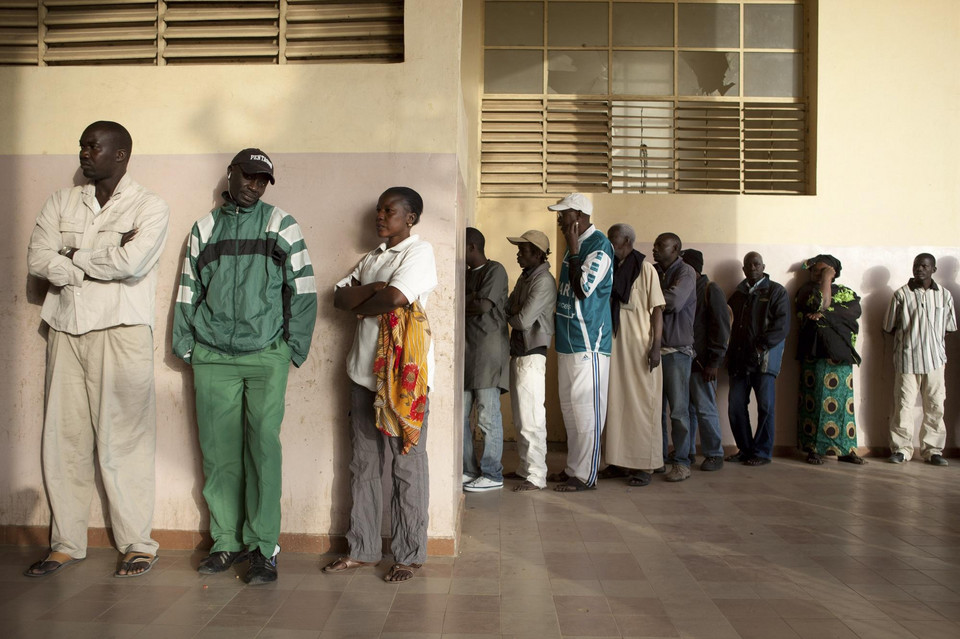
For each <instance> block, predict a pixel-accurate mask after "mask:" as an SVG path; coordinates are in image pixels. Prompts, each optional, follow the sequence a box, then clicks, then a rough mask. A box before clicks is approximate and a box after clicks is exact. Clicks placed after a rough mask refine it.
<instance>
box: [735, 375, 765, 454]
mask: <svg viewBox="0 0 960 639" xmlns="http://www.w3.org/2000/svg"><path fill="white" fill-rule="evenodd" d="M776 381H777V378H776V377H774V376H773V375H769V374H767V373H747V374H746V375H733V374H731V375H730V394H729V395H728V396H727V402H728V415H729V417H730V430H732V431H733V438H734V439H735V440H736V441H737V448H739V449H740V456H741V457H743V458H744V459H750V458H751V457H763V458H764V459H770V458H771V457H772V456H773V437H774V427H775V421H776V416H775V415H774V405H775V404H776V399H777V387H776ZM751 389H753V392H754V394H756V396H757V432H756V434H754V433H753V430H752V429H751V427H750V413H749V411H748V410H747V407H748V406H749V405H750V390H751Z"/></svg>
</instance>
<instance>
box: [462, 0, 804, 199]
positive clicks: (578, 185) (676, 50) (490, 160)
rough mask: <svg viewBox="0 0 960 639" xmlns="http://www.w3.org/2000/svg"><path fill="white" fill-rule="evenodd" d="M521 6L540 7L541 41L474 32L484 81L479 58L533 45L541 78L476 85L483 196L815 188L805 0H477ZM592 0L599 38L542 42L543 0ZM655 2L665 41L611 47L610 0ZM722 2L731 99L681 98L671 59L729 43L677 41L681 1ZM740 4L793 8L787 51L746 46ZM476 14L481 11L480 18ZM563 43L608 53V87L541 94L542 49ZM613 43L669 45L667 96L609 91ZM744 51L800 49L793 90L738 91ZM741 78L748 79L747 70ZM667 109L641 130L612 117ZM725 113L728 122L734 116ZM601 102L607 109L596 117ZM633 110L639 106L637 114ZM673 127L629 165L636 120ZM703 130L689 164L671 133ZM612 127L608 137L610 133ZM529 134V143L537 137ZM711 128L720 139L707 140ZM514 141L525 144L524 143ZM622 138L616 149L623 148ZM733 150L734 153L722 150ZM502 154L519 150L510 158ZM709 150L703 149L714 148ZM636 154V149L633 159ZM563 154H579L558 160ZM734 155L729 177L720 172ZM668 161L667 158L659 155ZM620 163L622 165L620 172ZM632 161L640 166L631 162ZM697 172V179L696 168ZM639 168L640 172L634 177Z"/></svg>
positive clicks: (546, 88)
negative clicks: (732, 60)
mask: <svg viewBox="0 0 960 639" xmlns="http://www.w3.org/2000/svg"><path fill="white" fill-rule="evenodd" d="M518 1H519V2H530V3H531V4H535V5H540V6H542V13H543V25H542V26H543V33H542V38H541V41H542V44H539V45H503V44H497V45H488V44H487V37H486V36H487V26H488V25H486V24H484V25H483V34H482V36H481V43H482V44H481V69H482V70H481V78H482V80H481V82H483V83H485V82H486V78H485V73H486V67H485V57H486V52H487V51H492V50H518V51H519V50H525V51H541V52H542V53H541V55H542V75H541V87H540V88H541V92H540V93H487V92H486V87H485V85H484V86H481V114H480V115H481V117H480V125H479V128H480V139H481V158H480V162H479V163H478V164H479V185H480V187H479V191H480V195H481V196H487V195H491V196H502V195H524V194H527V195H542V194H546V193H561V192H569V191H571V190H581V191H595V192H613V193H646V192H663V193H738V194H747V193H771V194H789V195H805V194H811V193H812V192H813V184H814V176H813V171H812V168H813V158H812V154H813V140H812V136H811V133H810V131H811V108H810V105H811V104H812V99H811V94H812V90H811V89H812V83H813V73H812V72H811V68H812V60H813V59H814V54H815V51H814V50H813V46H812V37H811V32H812V30H813V25H812V20H811V12H813V11H814V10H815V6H811V5H814V3H812V2H810V1H809V0H485V8H486V7H488V6H490V5H492V4H496V3H503V2H518ZM571 2H573V3H590V4H598V5H604V6H606V7H607V13H606V15H607V21H608V24H607V44H606V46H584V47H580V48H574V47H569V46H556V45H551V44H550V37H549V28H550V8H551V6H550V5H551V4H553V5H554V6H557V5H560V4H567V3H571ZM619 3H623V4H664V5H672V9H673V42H672V45H671V46H619V45H617V44H615V43H614V6H615V5H616V4H619ZM696 4H705V5H706V4H709V5H714V6H715V5H717V4H726V5H733V6H736V7H738V23H737V28H738V39H739V43H738V44H739V46H738V48H736V49H735V51H736V53H737V55H738V60H739V76H738V78H737V84H738V86H737V94H736V95H733V96H731V95H694V96H690V95H680V94H678V92H679V88H678V85H679V75H680V73H681V71H680V66H681V65H680V56H681V54H682V53H683V52H686V51H706V52H717V51H731V48H730V47H690V46H681V45H680V24H679V22H680V21H679V14H680V10H681V5H696ZM750 5H783V6H795V7H798V9H799V11H800V22H801V24H800V27H799V28H800V30H801V33H800V35H799V46H794V47H790V48H767V47H763V48H761V47H746V46H745V38H746V37H747V35H746V32H747V29H746V26H745V13H746V11H747V9H746V7H748V6H750ZM484 15H485V16H486V12H485V14H484ZM563 50H582V51H606V52H607V67H606V69H607V78H606V82H607V93H583V94H558V93H550V77H549V61H550V54H551V52H555V51H563ZM620 51H669V52H671V53H672V55H673V93H672V94H669V95H656V94H654V95H651V94H627V93H623V94H620V93H614V92H613V85H614V82H615V79H614V77H613V69H614V67H613V60H614V54H615V52H620ZM753 53H775V54H784V53H785V54H790V55H799V56H801V58H800V60H801V61H800V65H799V68H800V73H801V82H800V86H799V95H798V96H796V97H747V96H745V95H744V94H745V93H746V91H745V90H744V86H745V84H746V83H747V82H749V75H748V74H747V70H746V68H745V66H746V65H745V60H746V58H747V56H748V55H750V54H753ZM745 74H746V76H747V77H746V78H745ZM657 105H659V106H660V107H663V106H664V105H669V106H670V108H671V109H672V113H671V114H670V116H669V117H666V118H660V119H659V120H657V119H655V120H654V122H653V123H647V124H646V126H645V123H644V121H643V120H644V118H643V116H642V115H641V117H640V118H639V124H638V122H637V120H638V118H636V117H634V118H632V119H631V118H630V117H626V118H624V117H618V116H617V112H618V111H620V112H626V111H629V109H630V108H631V107H632V108H640V107H643V108H653V109H656V108H657ZM733 109H735V118H734V117H733V115H734V111H733ZM604 110H605V111H606V113H605V114H604V113H603V112H604ZM641 113H642V111H641ZM711 115H716V118H717V120H716V121H717V122H724V123H725V124H724V125H723V126H722V127H720V129H718V128H717V126H715V125H714V124H712V123H710V122H709V121H707V123H706V124H704V123H702V122H700V123H699V124H698V121H701V120H705V119H706V118H707V117H710V116H711ZM604 118H605V119H606V122H607V126H606V128H607V135H606V144H607V149H606V152H605V156H606V160H607V166H606V168H605V172H604V171H603V170H602V169H603V168H604V167H603V161H602V160H603V158H601V157H600V155H601V153H600V149H599V147H600V146H601V145H600V140H599V137H598V135H597V133H596V128H597V126H598V124H599V122H600V121H602V120H603V119H604ZM734 121H736V122H737V126H736V130H737V135H736V145H735V147H734V146H733V145H732V142H733V139H732V138H731V137H730V135H728V133H729V134H732V132H733V128H732V123H733V122H734ZM657 126H660V127H661V128H664V127H665V126H666V127H672V129H673V134H672V136H671V137H672V147H671V151H670V155H669V157H667V156H665V155H663V154H661V157H658V158H655V157H653V156H654V155H656V154H657V153H656V151H655V150H653V149H649V148H646V145H645V144H644V148H643V149H642V150H640V151H639V152H636V153H634V155H633V156H632V160H637V161H638V162H639V165H637V162H634V163H633V164H635V165H637V166H634V167H633V169H630V168H629V167H628V166H626V165H628V164H630V162H623V161H620V160H618V158H623V159H631V157H630V153H631V152H633V151H637V149H632V150H631V148H630V145H631V144H634V142H630V141H629V140H630V139H631V138H635V137H636V135H635V134H636V132H637V130H639V131H640V132H641V135H640V137H641V138H642V133H643V129H644V128H647V127H649V128H655V127H657ZM698 126H700V127H704V128H705V129H710V131H705V132H704V135H703V136H702V137H703V138H704V140H703V148H702V149H699V150H698V152H702V153H703V155H704V162H703V164H704V166H705V167H706V169H709V170H706V169H705V170H703V171H695V170H694V169H693V168H691V166H692V165H693V164H695V163H693V162H691V161H689V160H690V157H689V156H690V153H689V149H690V148H693V147H692V146H691V145H690V144H689V142H690V140H688V139H682V138H680V137H679V132H680V131H681V130H686V131H688V132H689V131H690V130H692V129H693V128H695V127H698ZM618 130H619V131H620V132H621V134H618V132H617V131H618ZM578 132H579V133H580V134H581V135H582V137H583V138H584V140H585V141H584V150H583V152H582V153H580V154H579V157H575V156H577V155H578V154H577V153H576V152H575V150H572V147H571V139H572V138H574V137H575V136H576V134H577V133H578ZM537 135H539V139H538V140H537ZM711 136H716V138H717V140H721V139H723V140H725V141H724V142H723V143H721V144H719V145H717V144H715V146H717V147H718V148H716V149H714V148H711V147H710V145H711V144H712V143H714V140H713V139H712V137H711ZM522 140H526V145H525V146H522ZM625 140H626V141H627V143H626V145H624V144H623V142H624V141H625ZM535 141H536V142H539V152H540V170H539V175H536V174H537V173H538V172H537V171H535V170H534V164H536V163H535V162H534V155H535V151H536V146H537V145H536V144H535ZM733 153H735V157H734V156H733V155H731V154H733ZM511 155H515V156H516V157H517V158H518V161H517V162H511V159H510V158H511ZM715 155H716V156H717V157H713V156H715ZM641 156H643V157H641ZM562 160H577V161H575V162H569V161H568V162H564V161H562ZM734 161H735V164H736V167H737V170H736V172H735V173H736V175H735V176H734V175H733V172H732V171H731V170H730V166H729V165H731V163H732V162H734ZM665 162H666V163H667V164H669V166H665V165H664V163H665ZM655 163H659V165H660V168H662V169H663V170H662V171H661V172H660V173H661V176H659V177H663V176H666V177H664V178H663V179H662V180H657V179H653V178H649V177H647V178H644V177H643V174H647V173H649V172H650V171H649V165H652V164H655ZM625 167H626V168H625ZM638 167H639V168H638ZM631 171H632V173H631ZM698 173H699V174H702V175H700V176H699V177H698V175H697V174H698ZM638 176H639V177H638Z"/></svg>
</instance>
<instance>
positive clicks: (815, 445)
mask: <svg viewBox="0 0 960 639" xmlns="http://www.w3.org/2000/svg"><path fill="white" fill-rule="evenodd" d="M799 399H800V406H799V409H798V411H797V427H798V428H797V441H798V443H799V446H800V450H802V451H804V452H807V453H817V454H819V455H836V456H837V457H840V456H841V455H846V454H848V453H849V452H850V451H851V450H853V449H855V448H856V447H857V420H856V419H855V417H854V414H853V365H852V364H842V363H839V362H835V361H834V360H832V359H806V360H804V361H803V363H802V364H801V370H800V398H799Z"/></svg>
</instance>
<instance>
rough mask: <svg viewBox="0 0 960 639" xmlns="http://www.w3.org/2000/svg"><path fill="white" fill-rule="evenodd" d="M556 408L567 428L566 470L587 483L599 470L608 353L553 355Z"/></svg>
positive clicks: (593, 481) (608, 371)
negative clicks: (554, 358) (556, 385)
mask: <svg viewBox="0 0 960 639" xmlns="http://www.w3.org/2000/svg"><path fill="white" fill-rule="evenodd" d="M557 367H558V374H557V376H558V386H559V393H560V411H561V412H562V413H563V425H564V427H565V428H566V430H567V467H566V469H565V470H566V473H567V475H569V476H571V477H576V478H577V479H579V480H580V481H582V482H583V483H584V484H586V485H587V486H593V485H594V484H595V483H596V481H597V471H599V470H600V436H601V435H602V434H603V422H604V420H605V419H606V415H607V382H608V380H609V378H610V356H609V355H601V354H600V353H559V354H558V355H557Z"/></svg>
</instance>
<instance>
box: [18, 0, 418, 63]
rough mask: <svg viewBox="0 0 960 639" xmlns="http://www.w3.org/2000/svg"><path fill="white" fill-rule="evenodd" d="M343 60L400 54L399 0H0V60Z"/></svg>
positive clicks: (384, 58)
mask: <svg viewBox="0 0 960 639" xmlns="http://www.w3.org/2000/svg"><path fill="white" fill-rule="evenodd" d="M345 61H346V62H351V61H352V62H402V61H403V0H353V1H345V0H339V1H338V0H272V1H271V0H165V1H160V2H157V1H154V2H139V1H137V0H100V1H99V2H94V1H93V0H40V1H39V2H37V1H32V2H31V1H30V0H0V64H6V65H10V64H28V65H37V64H40V65H43V66H47V65H50V66H53V65H70V64H73V65H78V64H81V65H82V64H148V65H167V64H191V63H192V64H200V63H202V64H232V63H261V64H292V63H323V62H345Z"/></svg>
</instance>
